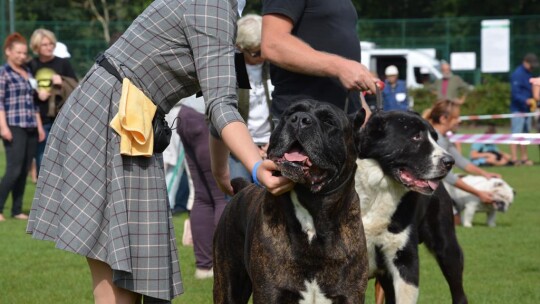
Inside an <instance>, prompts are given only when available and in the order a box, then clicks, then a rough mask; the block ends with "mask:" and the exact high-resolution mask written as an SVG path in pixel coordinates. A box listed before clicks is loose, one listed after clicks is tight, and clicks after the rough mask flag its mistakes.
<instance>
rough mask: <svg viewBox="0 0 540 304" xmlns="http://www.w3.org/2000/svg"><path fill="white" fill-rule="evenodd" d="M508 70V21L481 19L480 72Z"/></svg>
mask: <svg viewBox="0 0 540 304" xmlns="http://www.w3.org/2000/svg"><path fill="white" fill-rule="evenodd" d="M508 71H510V21H509V20H508V19H504V20H483V21H482V72H483V73H505V72H508Z"/></svg>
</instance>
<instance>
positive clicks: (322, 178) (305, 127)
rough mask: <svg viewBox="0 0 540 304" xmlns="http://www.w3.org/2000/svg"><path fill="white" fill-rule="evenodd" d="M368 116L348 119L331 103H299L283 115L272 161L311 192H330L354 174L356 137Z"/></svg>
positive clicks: (270, 154)
mask: <svg viewBox="0 0 540 304" xmlns="http://www.w3.org/2000/svg"><path fill="white" fill-rule="evenodd" d="M365 116H366V113H365V111H364V110H363V109H362V110H361V111H360V112H358V113H357V114H355V115H351V116H347V115H346V114H345V112H343V111H342V110H341V109H339V108H337V107H335V106H333V105H331V104H328V103H324V102H319V101H315V100H300V101H297V102H295V103H293V104H292V105H291V106H289V108H288V109H287V110H286V111H285V112H284V113H283V115H282V116H281V119H280V121H279V123H278V125H277V126H276V128H275V129H274V131H273V132H272V135H271V137H270V145H269V147H268V158H269V159H271V160H273V161H274V162H275V163H276V164H277V165H278V167H279V168H280V171H281V174H282V175H283V176H285V177H288V178H290V179H291V180H293V181H294V182H296V183H298V184H301V185H303V186H305V187H307V188H308V189H309V190H310V191H311V192H313V193H321V194H322V193H325V192H330V191H332V190H333V189H336V188H337V187H339V186H340V185H342V184H343V183H344V182H345V181H346V180H347V178H349V177H350V176H351V173H354V170H355V168H356V164H355V160H356V158H357V153H356V150H355V144H354V133H355V131H356V132H357V131H358V130H359V129H360V127H361V125H362V123H363V122H364V119H365Z"/></svg>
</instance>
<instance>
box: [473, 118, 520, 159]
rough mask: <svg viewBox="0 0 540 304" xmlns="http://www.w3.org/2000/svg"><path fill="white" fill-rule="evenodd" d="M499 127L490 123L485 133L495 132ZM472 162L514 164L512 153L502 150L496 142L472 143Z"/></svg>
mask: <svg viewBox="0 0 540 304" xmlns="http://www.w3.org/2000/svg"><path fill="white" fill-rule="evenodd" d="M495 133H497V129H496V128H495V125H494V124H490V125H489V126H488V128H487V130H486V132H485V134H495ZM470 158H471V162H472V163H473V164H475V165H477V166H512V165H514V162H512V161H511V160H510V154H508V153H505V152H502V151H500V150H499V148H498V147H497V146H496V145H495V144H486V143H474V144H472V145H471V152H470Z"/></svg>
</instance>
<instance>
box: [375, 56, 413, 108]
mask: <svg viewBox="0 0 540 304" xmlns="http://www.w3.org/2000/svg"><path fill="white" fill-rule="evenodd" d="M384 74H385V75H386V80H385V81H384V90H383V91H382V98H383V110H385V111H390V110H402V111H407V110H408V109H409V98H408V96H407V85H406V84H405V81H403V80H400V79H398V75H399V72H398V69H397V67H396V66H395V65H390V66H388V67H386V69H385V70H384Z"/></svg>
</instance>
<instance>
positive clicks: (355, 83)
mask: <svg viewBox="0 0 540 304" xmlns="http://www.w3.org/2000/svg"><path fill="white" fill-rule="evenodd" d="M292 29H293V22H292V20H291V19H289V18H288V17H286V16H284V15H279V14H267V15H264V16H263V27H262V43H261V53H262V56H263V57H264V58H265V59H266V60H269V61H270V62H272V63H273V64H275V65H278V66H280V67H281V68H283V69H286V70H289V71H292V72H296V73H302V74H307V75H313V76H322V77H336V78H338V79H339V80H340V81H341V83H342V84H343V86H344V87H345V88H346V89H348V90H370V91H372V92H375V81H376V79H373V77H372V76H371V74H370V72H369V70H368V69H367V68H366V67H365V66H364V65H362V64H361V63H359V62H357V61H354V60H350V59H346V58H343V57H341V56H338V55H334V54H329V53H325V52H320V51H317V50H315V49H313V48H312V47H311V46H309V45H308V44H307V43H305V42H303V41H302V40H300V39H299V38H297V37H295V36H293V35H292V34H291V31H292Z"/></svg>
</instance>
